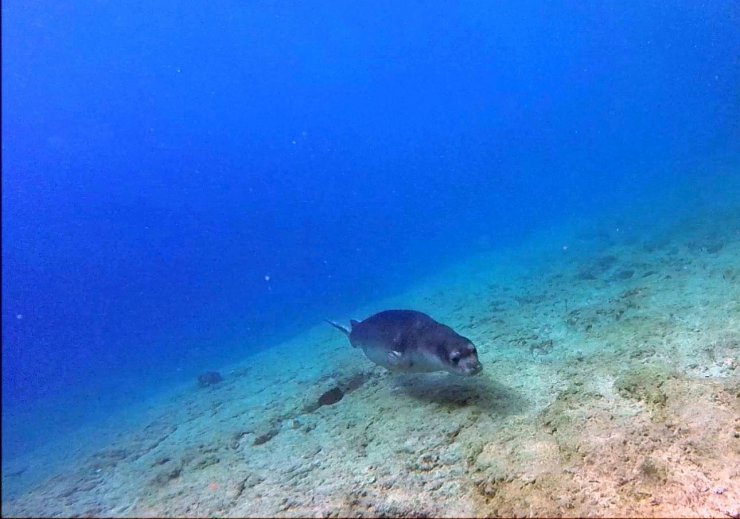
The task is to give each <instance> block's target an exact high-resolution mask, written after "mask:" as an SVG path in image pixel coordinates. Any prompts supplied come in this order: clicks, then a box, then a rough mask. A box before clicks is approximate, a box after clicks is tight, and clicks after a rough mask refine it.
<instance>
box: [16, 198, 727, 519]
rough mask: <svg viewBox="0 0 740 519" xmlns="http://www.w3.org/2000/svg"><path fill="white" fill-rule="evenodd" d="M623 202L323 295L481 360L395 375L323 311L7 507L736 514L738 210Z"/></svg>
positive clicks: (321, 513) (90, 511) (38, 510)
mask: <svg viewBox="0 0 740 519" xmlns="http://www.w3.org/2000/svg"><path fill="white" fill-rule="evenodd" d="M643 209H644V208H643ZM639 212H640V209H639V208H635V210H634V211H633V213H632V216H633V218H632V220H631V222H632V223H625V222H627V221H630V220H624V219H621V220H620V219H618V218H604V219H603V220H601V221H599V222H594V221H587V222H576V223H573V224H572V225H570V226H568V227H559V228H553V229H548V230H543V232H542V233H541V234H540V235H537V236H532V237H531V239H529V240H528V241H527V242H526V243H525V244H523V245H519V246H517V247H513V248H509V249H505V250H499V251H497V252H487V253H486V252H483V253H481V254H478V255H477V256H475V257H474V258H472V259H470V260H469V261H466V262H464V263H461V264H459V265H457V266H455V267H454V268H451V269H448V270H446V271H444V272H440V273H439V274H438V275H437V276H436V277H435V278H433V279H427V280H426V281H425V282H424V283H423V284H420V285H418V286H417V287H416V288H414V289H413V290H410V291H407V292H406V293H403V294H399V295H397V296H396V297H394V298H391V299H389V300H386V301H379V302H375V303H374V304H373V305H372V306H371V307H368V308H365V309H360V310H358V311H357V313H355V314H353V315H347V316H329V317H332V318H335V319H338V320H343V321H346V320H348V319H349V318H350V317H354V318H359V319H362V318H364V317H366V316H368V315H370V314H371V313H373V312H375V311H378V310H381V309H385V308H416V309H419V310H422V311H426V312H428V313H429V314H430V315H432V316H433V317H435V318H436V319H438V320H440V321H442V322H445V323H447V324H449V325H451V326H453V327H454V328H455V329H456V330H457V331H459V332H460V333H462V334H464V335H466V336H468V337H469V338H471V339H472V340H473V341H474V342H475V343H476V344H477V345H478V350H479V352H480V354H481V360H482V362H483V364H484V366H485V368H484V371H483V373H482V374H481V375H479V376H477V377H472V378H459V377H455V376H452V375H448V374H443V373H439V374H426V375H423V374H420V375H411V376H408V375H406V376H404V375H398V374H391V373H389V372H386V371H385V370H384V369H382V368H380V367H376V366H374V365H373V364H372V363H370V361H368V360H367V359H365V358H364V356H363V355H362V353H361V352H360V351H359V350H356V349H352V348H351V347H350V346H349V344H348V342H347V340H346V338H345V337H343V336H342V335H341V334H339V333H338V332H337V331H336V330H334V329H332V328H331V327H329V326H328V325H324V324H322V325H317V326H316V327H315V328H313V329H310V330H308V331H306V332H305V333H304V334H302V335H300V336H297V337H295V338H294V339H293V340H291V341H288V342H287V343H285V344H282V345H279V346H277V347H275V348H272V349H270V350H267V351H263V352H261V353H260V354H258V355H256V356H254V357H250V358H249V359H246V360H245V361H244V362H243V363H242V364H241V365H236V366H233V367H231V368H229V369H227V370H224V371H223V372H222V374H223V378H224V380H223V381H222V382H221V383H219V384H216V385H214V386H211V387H207V388H198V386H197V384H195V382H194V383H193V385H192V386H190V387H187V388H182V389H181V390H180V391H179V392H177V393H175V394H172V395H169V396H168V397H166V398H163V399H162V400H161V401H160V402H157V403H156V405H150V407H149V409H148V410H147V411H146V412H142V413H141V420H142V421H141V422H140V423H139V424H138V425H137V426H132V427H127V428H126V429H122V430H121V431H120V432H119V434H118V436H117V438H116V439H115V440H114V441H112V442H111V444H110V445H107V446H105V447H103V448H100V449H99V450H97V451H95V452H94V453H93V454H92V455H89V456H86V457H84V458H80V459H75V460H72V461H69V462H68V463H66V464H65V465H64V466H63V467H60V468H59V469H58V473H57V474H56V475H55V476H53V477H52V478H50V479H48V480H45V481H43V482H42V483H39V484H36V485H35V486H33V488H31V489H30V490H28V491H26V492H24V493H22V494H20V495H15V496H11V497H8V498H5V499H4V503H3V513H4V515H21V516H33V515H42V516H87V515H92V516H145V517H147V516H164V515H169V516H172V515H174V516H225V517H229V516H284V517H290V516H316V517H327V516H358V517H361V516H378V515H390V516H412V517H414V516H419V517H420V516H491V515H506V516H513V515H516V516H530V515H538V516H542V515H546V516H585V515H597V516H677V517H683V516H686V517H696V516H715V517H723V516H727V517H738V516H740V356H739V353H740V210H739V208H738V207H737V206H735V207H733V206H732V205H730V206H724V207H718V208H713V207H707V206H704V207H703V208H697V210H696V211H689V212H688V213H687V215H686V216H684V217H681V218H675V219H671V218H669V219H667V220H666V221H664V222H663V224H661V225H657V224H656V223H655V222H652V221H645V220H651V219H652V218H651V217H645V218H643V217H642V216H641V215H640V214H639ZM639 222H642V224H641V225H642V227H640V223H639ZM649 229H652V231H650V230H649ZM340 397H341V398H340ZM322 404H323V405H322ZM39 456H40V455H39ZM45 462H46V461H45V460H44V458H43V457H37V458H36V459H33V458H31V459H29V460H25V463H31V464H43V463H45ZM4 476H8V475H7V474H4ZM9 477H10V476H9Z"/></svg>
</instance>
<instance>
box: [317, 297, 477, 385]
mask: <svg viewBox="0 0 740 519" xmlns="http://www.w3.org/2000/svg"><path fill="white" fill-rule="evenodd" d="M326 322H328V323H329V324H331V325H332V326H334V327H335V328H337V329H338V330H340V331H342V332H343V333H345V334H346V335H347V337H349V342H350V343H351V344H352V346H353V347H354V348H357V347H359V348H362V351H364V352H365V356H367V358H368V359H370V360H371V361H373V362H375V363H376V364H378V365H380V366H383V367H385V368H388V369H389V370H392V371H403V372H408V373H428V372H432V371H448V372H450V373H454V374H455V375H466V376H469V375H476V374H478V373H480V371H481V370H482V369H483V366H482V365H481V363H480V361H479V360H478V352H477V351H476V349H475V346H474V345H473V343H472V342H471V341H470V339H467V338H465V337H463V336H462V335H460V334H458V333H456V332H455V331H454V330H453V329H452V328H450V327H449V326H446V325H444V324H441V323H438V322H437V321H435V320H434V319H432V318H431V317H429V316H428V315H427V314H425V313H422V312H417V311H416V310H385V311H383V312H379V313H377V314H375V315H372V316H370V317H368V318H367V319H365V320H364V321H361V322H358V321H355V320H351V321H350V326H351V328H347V327H345V326H342V325H341V324H337V323H335V322H334V321H329V320H327V321H326Z"/></svg>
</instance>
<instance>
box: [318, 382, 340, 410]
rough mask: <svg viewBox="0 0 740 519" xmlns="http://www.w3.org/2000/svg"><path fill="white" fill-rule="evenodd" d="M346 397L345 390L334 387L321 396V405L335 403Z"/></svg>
mask: <svg viewBox="0 0 740 519" xmlns="http://www.w3.org/2000/svg"><path fill="white" fill-rule="evenodd" d="M343 397H344V391H342V390H341V389H339V388H338V387H334V388H332V389H330V390H329V391H327V392H325V393H324V394H323V395H321V396H320V397H319V406H322V405H334V404H336V403H337V402H339V401H340V400H341V399H342V398H343Z"/></svg>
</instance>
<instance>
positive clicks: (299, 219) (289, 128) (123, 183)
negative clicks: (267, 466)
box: [2, 0, 740, 457]
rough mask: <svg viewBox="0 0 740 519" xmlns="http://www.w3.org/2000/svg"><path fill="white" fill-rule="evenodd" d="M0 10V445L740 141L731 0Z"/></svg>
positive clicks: (647, 188)
mask: <svg viewBox="0 0 740 519" xmlns="http://www.w3.org/2000/svg"><path fill="white" fill-rule="evenodd" d="M2 14H3V21H2V24H3V26H2V28H3V34H2V47H3V50H2V52H3V55H2V58H3V62H2V109H3V110H2V115H3V118H2V137H3V141H2V151H3V154H2V168H3V170H2V173H3V175H2V211H3V213H2V231H3V235H2V269H3V271H2V274H3V278H2V342H3V353H2V360H3V367H2V384H3V399H2V404H3V408H2V413H3V453H4V456H6V457H13V456H18V455H22V454H24V453H27V452H29V451H30V450H32V449H34V448H36V447H38V446H40V445H42V444H44V442H48V441H49V440H50V439H52V438H54V437H57V436H59V435H62V434H64V433H65V432H67V431H70V430H73V429H74V428H75V427H78V426H79V425H80V424H83V423H90V422H94V420H96V419H98V418H100V417H102V416H105V415H108V414H110V413H112V412H115V411H117V410H121V409H125V408H126V406H127V405H129V404H130V403H132V402H135V401H137V400H139V399H140V398H142V396H143V395H151V394H156V393H157V392H158V391H164V390H166V389H167V388H169V387H172V386H173V385H174V384H177V383H181V382H186V381H192V380H194V378H195V376H197V374H198V373H200V372H201V371H203V370H204V369H218V368H219V367H222V366H225V365H228V364H229V363H230V362H234V361H237V360H241V359H244V358H245V357H247V356H249V355H250V354H252V353H253V352H256V351H259V350H261V349H264V348H269V347H272V346H275V345H277V344H279V342H280V341H281V340H282V339H284V338H286V337H289V336H291V335H293V334H296V333H299V332H300V331H301V330H303V329H305V328H306V327H308V326H312V325H314V324H316V323H317V322H318V321H319V320H320V319H322V318H324V317H326V316H343V315H345V314H346V313H347V312H349V311H350V310H351V309H352V308H355V307H358V306H360V305H365V304H367V303H369V302H372V301H374V300H377V299H379V298H381V297H383V296H386V295H390V294H396V293H399V292H401V291H402V290H403V289H404V288H406V287H409V286H412V285H414V283H416V282H418V280H419V279H421V278H423V276H425V275H428V274H430V273H433V272H435V271H438V270H439V269H440V268H442V267H443V266H445V265H450V264H453V263H455V262H457V261H460V260H462V259H465V258H467V257H469V256H470V255H472V254H474V253H476V252H477V251H479V250H480V249H481V247H482V246H484V245H485V246H486V247H493V248H496V247H500V246H503V245H506V244H510V243H516V242H517V241H518V240H521V239H522V237H524V236H527V235H528V234H529V233H531V232H533V231H536V230H537V229H540V228H542V227H543V226H545V225H551V224H553V223H557V222H558V221H561V220H564V219H566V218H572V217H581V218H589V217H592V218H594V219H598V215H599V214H600V213H601V211H604V210H605V209H609V208H616V207H620V206H621V205H624V204H628V203H629V202H630V201H631V200H633V199H635V197H645V196H650V193H658V192H660V189H661V188H662V187H665V186H670V185H671V184H673V183H675V182H678V181H681V180H687V179H688V180H696V178H695V177H697V176H698V175H703V174H705V172H706V171H707V169H706V168H704V165H705V164H707V163H711V164H717V163H722V162H733V161H736V160H737V157H738V155H740V146H739V145H738V143H739V142H740V124H739V121H740V95H739V93H740V67H739V66H738V60H737V57H738V55H740V31H738V30H737V28H738V26H740V8H739V7H738V4H737V2H735V1H734V0H715V1H709V2H696V1H689V0H680V1H677V2H578V1H523V0H518V1H516V2H482V1H479V2H397V1H373V2H337V1H335V0H331V1H310V2H282V1H271V2H245V1H240V2H235V1H218V2H197V3H192V2H190V3H188V2H174V1H172V0H160V1H157V2H150V1H131V2H123V3H120V2H102V1H84V0H72V1H69V2H51V1H43V0H41V1H38V2H23V1H19V0H9V1H6V2H4V3H3V7H2ZM664 209H665V213H666V214H670V212H671V208H670V207H665V208H664Z"/></svg>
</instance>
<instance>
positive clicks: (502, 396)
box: [390, 372, 527, 416]
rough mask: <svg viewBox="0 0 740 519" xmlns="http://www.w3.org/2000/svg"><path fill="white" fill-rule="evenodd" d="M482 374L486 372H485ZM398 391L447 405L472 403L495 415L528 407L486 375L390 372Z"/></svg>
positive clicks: (520, 398) (459, 405)
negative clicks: (461, 375)
mask: <svg viewBox="0 0 740 519" xmlns="http://www.w3.org/2000/svg"><path fill="white" fill-rule="evenodd" d="M484 373H485V372H484ZM390 381H391V384H392V385H394V386H395V388H397V389H396V390H397V391H398V393H400V394H404V395H408V396H410V397H411V398H415V399H417V400H421V401H424V402H430V403H437V404H440V405H443V406H445V407H448V408H452V409H455V408H462V407H469V406H474V407H477V408H479V409H480V410H481V411H485V412H488V413H494V414H497V415H502V416H506V415H510V414H518V413H520V412H521V411H522V410H524V409H525V408H526V406H527V402H526V400H524V399H523V398H522V397H521V396H520V395H519V393H517V392H516V391H514V390H513V389H510V388H507V387H506V386H502V385H501V384H498V383H496V382H494V381H493V380H491V379H489V378H487V377H486V376H485V375H483V376H481V375H479V376H474V377H457V376H455V375H450V374H449V373H419V374H400V373H399V374H396V373H394V374H391V375H390Z"/></svg>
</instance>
